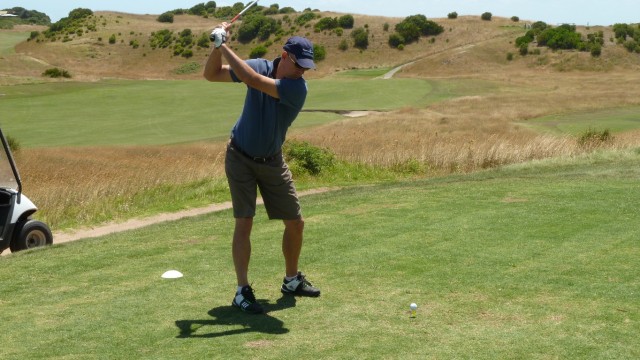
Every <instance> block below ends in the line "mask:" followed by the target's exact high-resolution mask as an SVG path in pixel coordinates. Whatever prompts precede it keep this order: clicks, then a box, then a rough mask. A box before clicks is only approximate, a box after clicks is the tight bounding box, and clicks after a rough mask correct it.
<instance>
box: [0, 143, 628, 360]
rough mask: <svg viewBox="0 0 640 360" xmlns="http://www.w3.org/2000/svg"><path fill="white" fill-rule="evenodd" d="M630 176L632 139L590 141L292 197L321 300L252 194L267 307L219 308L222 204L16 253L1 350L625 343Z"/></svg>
mask: <svg viewBox="0 0 640 360" xmlns="http://www.w3.org/2000/svg"><path fill="white" fill-rule="evenodd" d="M638 180H640V152H639V151H636V152H626V153H598V154H595V155H591V156H588V157H583V158H580V159H574V160H554V161H540V162H534V163H527V164H522V165H517V166H511V167H507V168H503V169H499V170H493V171H487V172H482V173H477V174H473V175H464V176H449V177H444V178H438V179H430V180H420V181H412V182H398V183H394V184H383V185H375V186H365V187H355V188H346V189H344V190H340V191H337V192H333V193H325V194H321V195H315V196H310V197H306V198H303V200H302V203H303V209H304V214H305V217H306V224H307V226H306V238H305V246H304V249H303V255H302V259H301V260H302V269H303V270H305V271H306V272H308V275H309V277H310V279H311V280H312V281H313V282H314V284H315V285H318V286H319V287H321V288H322V290H323V295H322V297H321V298H319V299H289V298H282V297H281V295H280V293H279V291H278V286H279V281H280V280H281V279H280V278H281V276H282V273H283V264H282V259H281V252H280V240H279V239H281V231H282V225H281V223H280V222H277V221H273V222H269V221H267V220H266V219H265V214H264V210H263V209H260V211H259V214H258V217H257V218H256V222H255V226H254V234H253V257H252V264H251V272H250V277H251V280H252V281H253V286H254V288H255V289H256V291H257V296H258V298H259V299H262V301H263V303H265V305H266V307H267V308H268V309H269V310H270V312H269V313H268V315H265V316H249V315H245V314H241V313H238V312H237V311H236V310H234V309H232V308H231V307H230V306H229V303H230V301H231V293H232V291H233V289H234V286H235V284H234V275H233V270H232V263H231V257H230V237H231V231H232V227H233V220H232V219H231V213H230V212H229V211H224V212H221V213H215V214H210V215H206V216H201V217H198V218H191V219H185V220H181V221H176V222H169V223H164V224H159V225H156V226H151V227H148V228H144V229H141V230H137V231H132V232H125V233H120V234H116V235H111V236H107V237H102V238H99V239H92V240H84V241H79V242H75V243H69V244H64V245H60V246H54V247H52V248H48V249H39V250H36V251H30V252H22V253H18V254H12V255H10V256H8V257H2V258H0V266H1V267H2V269H3V274H4V275H3V280H2V282H0V305H1V306H2V309H3V311H2V312H0V332H2V334H3V345H2V347H0V358H3V359H26V358H29V359H44V358H47V359H55V358H64V359H107V358H108V359H131V358H137V359H176V358H182V359H196V358H197V359H202V358H207V359H212V358H219V359H244V358H260V359H282V358H293V357H295V358H305V359H317V358H322V359H354V358H376V359H377V358H400V357H401V358H403V359H430V358H431V359H453V358H455V359H465V358H473V359H502V358H561V359H602V358H607V359H632V358H638V357H640V350H639V349H638V347H637V345H636V343H637V339H638V336H639V335H640V327H639V326H638V324H639V321H640V316H639V315H638V314H639V313H638V301H637V300H638V297H637V296H638V293H639V291H640V282H639V280H638V279H640V270H639V269H638V267H637V263H638V258H639V256H640V246H639V243H638V238H639V237H640V230H639V229H638V226H637V224H638V223H639V222H640V212H638V209H637V204H638V202H640V188H639V187H638V186H637V184H638ZM169 269H178V270H180V271H182V272H183V273H184V274H185V277H184V278H182V279H179V280H163V279H161V278H160V275H161V274H162V273H163V272H164V271H166V270H169ZM411 302H415V303H417V304H418V306H419V309H418V316H417V317H416V318H415V319H411V318H409V314H408V305H409V304H410V303H411Z"/></svg>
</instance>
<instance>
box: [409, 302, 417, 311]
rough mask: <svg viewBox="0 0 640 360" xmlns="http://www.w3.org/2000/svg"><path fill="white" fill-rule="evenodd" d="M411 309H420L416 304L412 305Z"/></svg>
mask: <svg viewBox="0 0 640 360" xmlns="http://www.w3.org/2000/svg"><path fill="white" fill-rule="evenodd" d="M409 307H410V308H411V310H415V309H417V308H418V305H416V303H411V305H409Z"/></svg>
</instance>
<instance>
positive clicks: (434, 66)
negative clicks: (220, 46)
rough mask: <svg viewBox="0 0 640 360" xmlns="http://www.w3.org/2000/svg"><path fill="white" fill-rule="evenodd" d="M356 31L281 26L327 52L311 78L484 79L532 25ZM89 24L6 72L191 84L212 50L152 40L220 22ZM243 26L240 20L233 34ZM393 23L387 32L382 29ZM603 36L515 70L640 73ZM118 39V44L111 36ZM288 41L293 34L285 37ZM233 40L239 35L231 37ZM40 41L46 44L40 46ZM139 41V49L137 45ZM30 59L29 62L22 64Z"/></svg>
mask: <svg viewBox="0 0 640 360" xmlns="http://www.w3.org/2000/svg"><path fill="white" fill-rule="evenodd" d="M300 14H301V13H297V14H290V15H273V16H272V17H273V18H275V19H276V20H278V21H282V19H283V18H284V17H285V16H289V18H290V19H295V18H296V17H297V16H299V15H300ZM318 15H319V16H321V17H338V16H341V15H344V14H340V13H331V12H322V13H318ZM353 16H354V20H355V24H354V29H355V28H359V27H364V28H366V29H367V30H368V32H369V47H368V48H367V49H366V50H363V51H361V50H359V49H356V48H354V47H353V46H350V47H349V49H347V50H346V51H342V50H339V44H340V42H341V41H343V40H344V39H347V41H348V42H349V43H350V44H352V41H351V38H350V33H351V31H353V30H351V29H346V30H345V31H344V33H343V34H342V35H341V36H338V35H337V34H336V33H335V32H333V31H323V32H315V31H314V29H313V24H314V23H315V22H317V20H315V21H312V22H310V23H308V24H307V25H304V26H300V27H298V26H296V25H295V22H294V21H290V22H287V21H283V22H282V26H283V29H284V31H285V33H286V34H297V35H303V36H307V37H309V38H310V39H311V40H312V41H314V43H316V44H318V45H321V46H324V47H325V49H326V50H327V56H326V59H325V60H324V61H322V62H321V63H320V66H319V69H318V70H317V71H314V72H310V73H308V74H307V77H309V78H319V77H324V76H327V75H330V74H333V73H335V72H339V71H343V70H348V69H354V68H357V69H368V68H391V67H394V66H398V65H401V64H405V63H408V62H412V61H416V60H420V62H419V63H417V64H415V66H414V67H413V68H412V69H411V70H410V73H411V76H430V77H431V76H451V75H456V76H460V75H464V74H476V75H477V74H482V73H485V72H486V71H504V70H505V69H504V68H505V65H507V64H508V61H507V59H506V58H507V53H509V52H512V53H517V49H516V48H515V46H514V45H513V42H514V40H515V38H516V37H518V36H521V35H523V34H524V33H525V31H526V30H525V29H524V24H525V23H530V22H529V21H519V22H513V21H512V20H510V19H505V18H498V17H494V18H493V19H492V21H482V20H481V19H480V17H479V16H466V17H459V18H457V19H433V20H434V21H436V22H437V23H439V24H440V25H441V26H443V27H444V29H445V31H444V33H442V34H441V35H438V36H436V37H430V38H423V39H422V40H420V41H419V42H417V43H414V44H410V45H408V46H406V47H405V48H404V50H402V51H401V50H397V49H392V48H391V47H389V45H388V39H389V34H390V33H391V32H393V30H394V28H395V25H396V24H398V23H399V22H401V21H402V20H403V18H387V17H378V16H365V15H358V14H354V15H353ZM89 19H90V20H88V22H87V23H91V24H93V25H94V27H95V30H91V31H88V30H86V29H85V31H84V32H83V34H82V35H78V34H75V33H73V34H64V36H65V37H66V38H67V39H66V40H64V41H63V36H62V35H61V36H59V37H58V40H57V41H55V42H51V41H48V40H45V39H44V38H40V39H34V40H32V41H25V42H23V43H21V44H19V45H18V46H17V47H16V51H17V52H18V53H19V54H22V55H24V56H26V57H29V58H34V59H37V60H38V62H40V63H41V66H40V67H39V68H37V69H33V68H32V69H22V63H21V62H20V61H17V62H14V63H13V64H10V67H8V68H7V71H10V72H12V73H17V74H21V75H27V76H38V75H40V73H41V72H42V71H43V70H44V69H46V68H47V67H53V66H55V67H60V68H64V69H66V70H68V71H69V72H70V73H71V74H72V75H73V76H74V78H76V79H78V80H83V79H86V80H95V79H97V78H104V77H117V78H131V79H185V78H199V77H200V73H201V71H200V68H199V66H200V65H202V64H203V63H204V61H205V59H206V57H207V56H208V53H209V51H210V50H209V48H200V47H198V46H196V47H194V48H193V49H192V51H193V57H191V58H185V57H182V56H179V55H178V56H174V55H173V49H172V48H166V49H156V50H153V49H152V48H151V45H150V42H149V40H150V37H151V34H152V33H154V32H157V31H160V30H164V29H167V30H170V31H172V32H173V34H174V36H178V34H179V33H180V32H182V31H184V30H185V29H189V30H191V31H192V33H193V34H194V36H195V37H199V36H200V35H202V34H208V33H209V32H210V30H211V29H212V28H213V27H214V26H215V25H217V24H218V23H220V22H221V21H223V20H221V19H213V18H203V17H200V16H194V15H176V16H175V17H174V22H173V23H160V22H158V21H157V20H156V19H157V16H156V15H132V14H125V13H117V12H96V13H94V15H93V16H91V17H90V18H89ZM240 24H241V21H239V22H238V23H237V24H236V25H235V28H236V29H237V28H238V26H239V25H240ZM385 24H388V29H389V30H388V31H385V30H384V27H385ZM598 30H602V31H604V32H605V39H607V43H606V44H605V50H604V52H603V55H602V57H601V58H599V59H592V58H591V57H590V55H589V54H588V53H575V52H569V53H562V52H560V53H553V52H551V51H545V50H543V51H542V53H541V55H539V56H529V57H527V58H519V57H516V60H515V61H512V62H511V63H510V64H509V65H510V66H509V68H508V69H510V70H512V71H514V72H518V71H522V70H526V69H530V68H537V69H546V68H555V69H557V70H561V71H562V70H567V69H574V68H577V69H582V70H611V69H614V68H623V69H629V70H633V69H638V68H639V67H640V60H639V59H638V56H633V55H631V54H626V53H625V51H624V50H623V49H621V47H620V46H619V45H615V44H614V43H613V42H610V41H609V39H610V38H611V37H612V33H611V30H610V29H609V28H598V29H596V28H593V29H585V28H581V29H579V31H581V32H583V33H585V34H586V33H588V32H593V31H598ZM112 35H115V39H116V40H115V43H113V44H110V43H109V41H108V40H109V38H110V37H111V36H112ZM287 36H288V35H287ZM232 37H233V33H232ZM39 40H41V41H39ZM285 40H286V36H285V37H283V38H274V36H272V37H271V38H270V39H269V41H270V42H272V43H273V44H272V45H271V46H269V47H268V53H267V55H265V57H266V58H273V57H276V56H277V55H278V54H279V53H280V52H281V44H282V43H283V42H284V41H285ZM134 42H135V43H137V44H138V46H137V47H136V48H134V47H133V46H132V45H131V44H132V43H134ZM231 43H232V45H233V47H234V48H235V49H236V50H237V51H238V53H239V54H240V55H241V56H243V57H248V55H249V53H250V51H251V49H253V48H254V47H256V46H257V45H258V44H259V43H258V42H256V41H255V40H254V41H252V42H251V43H249V44H241V43H239V42H237V41H235V42H233V41H232V42H231ZM22 60H24V59H22Z"/></svg>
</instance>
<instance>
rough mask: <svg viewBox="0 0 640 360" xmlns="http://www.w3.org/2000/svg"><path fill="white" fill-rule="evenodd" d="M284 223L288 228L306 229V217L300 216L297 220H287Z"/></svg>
mask: <svg viewBox="0 0 640 360" xmlns="http://www.w3.org/2000/svg"><path fill="white" fill-rule="evenodd" d="M284 225H285V227H286V228H287V229H289V230H291V231H295V232H300V233H301V232H302V231H303V230H304V219H303V218H299V219H295V220H285V222H284Z"/></svg>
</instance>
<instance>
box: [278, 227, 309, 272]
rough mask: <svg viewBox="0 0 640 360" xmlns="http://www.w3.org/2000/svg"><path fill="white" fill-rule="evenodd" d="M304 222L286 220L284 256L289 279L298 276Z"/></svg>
mask: <svg viewBox="0 0 640 360" xmlns="http://www.w3.org/2000/svg"><path fill="white" fill-rule="evenodd" d="M303 231H304V220H303V219H302V218H300V219H296V220H284V235H283V236H282V254H283V255H284V263H285V271H286V275H287V276H288V277H293V276H296V275H297V274H298V259H300V252H301V251H302V233H303Z"/></svg>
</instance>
